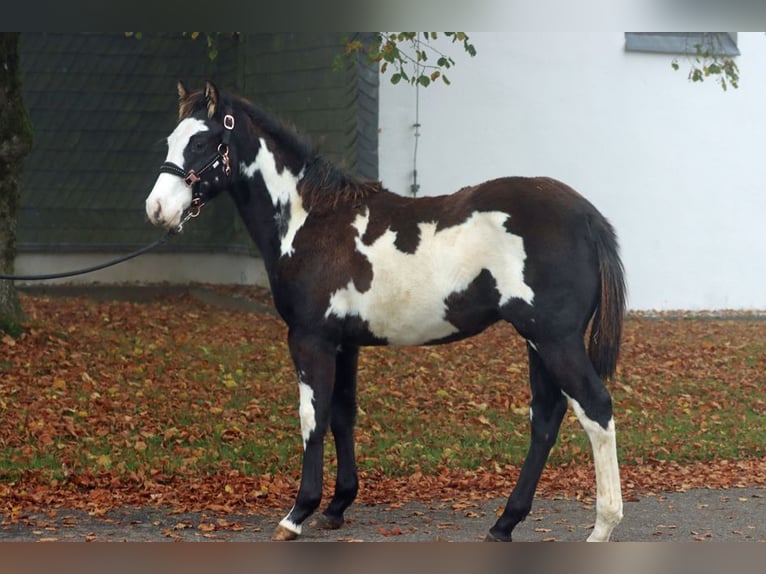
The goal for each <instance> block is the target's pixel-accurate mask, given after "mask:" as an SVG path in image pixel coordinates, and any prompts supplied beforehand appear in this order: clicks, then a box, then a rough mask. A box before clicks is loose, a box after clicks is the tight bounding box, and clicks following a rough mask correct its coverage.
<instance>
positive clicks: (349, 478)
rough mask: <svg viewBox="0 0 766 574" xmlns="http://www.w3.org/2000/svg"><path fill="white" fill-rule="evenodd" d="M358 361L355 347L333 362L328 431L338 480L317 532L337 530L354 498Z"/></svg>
mask: <svg viewBox="0 0 766 574" xmlns="http://www.w3.org/2000/svg"><path fill="white" fill-rule="evenodd" d="M358 358H359V349H358V348H357V347H343V348H342V349H341V350H340V351H339V352H338V356H337V358H336V362H335V386H334V388H333V395H332V411H331V414H330V429H331V430H332V434H333V437H334V439H335V453H336V456H337V458H338V476H337V478H336V480H335V494H334V495H333V497H332V500H331V501H330V504H328V505H327V508H326V509H325V511H324V512H323V513H322V514H320V515H319V516H318V517H317V518H316V520H315V522H314V525H315V526H318V527H320V528H331V529H334V528H340V527H341V526H342V525H343V513H344V512H345V511H346V509H347V508H348V507H349V506H350V505H351V503H352V502H353V501H354V499H355V498H356V494H357V491H358V490H359V477H358V474H357V469H356V458H355V456H354V424H355V423H356V371H357V363H358Z"/></svg>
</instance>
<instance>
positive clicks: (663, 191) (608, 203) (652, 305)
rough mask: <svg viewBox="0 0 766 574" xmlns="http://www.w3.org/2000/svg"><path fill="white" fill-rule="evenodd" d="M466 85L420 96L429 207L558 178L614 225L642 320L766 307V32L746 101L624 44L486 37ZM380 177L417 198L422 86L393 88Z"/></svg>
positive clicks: (383, 94) (462, 62) (743, 91)
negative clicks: (525, 181) (496, 187)
mask: <svg viewBox="0 0 766 574" xmlns="http://www.w3.org/2000/svg"><path fill="white" fill-rule="evenodd" d="M471 39H472V41H473V43H474V44H475V46H476V49H477V51H478V55H477V56H476V58H475V59H470V58H468V57H467V56H465V57H464V56H463V55H462V54H459V53H457V52H456V51H455V48H454V47H450V46H444V49H445V50H449V51H450V53H451V54H453V55H454V58H455V60H456V61H457V66H456V67H455V68H453V69H452V70H451V72H450V79H451V81H452V85H451V86H449V87H447V86H442V85H438V84H437V85H434V86H432V87H429V88H428V89H425V90H422V89H421V90H420V93H419V101H420V104H419V110H420V112H419V113H420V118H419V121H420V124H421V128H420V132H421V136H420V138H419V142H418V159H417V168H418V179H419V183H420V184H421V187H420V193H421V194H422V195H438V194H443V193H450V192H452V191H454V190H457V189H458V188H460V187H461V186H463V185H468V184H475V183H478V182H481V181H485V180H487V179H491V178H494V177H498V176H505V175H528V176H533V175H546V176H552V177H556V178H558V179H561V180H562V181H564V182H566V183H568V184H569V185H571V186H573V187H575V188H576V189H578V190H579V191H580V192H581V193H583V194H584V195H585V196H586V197H588V198H589V199H590V200H591V201H592V202H593V203H594V204H595V205H596V206H597V207H598V208H599V209H600V210H601V211H602V212H603V213H604V214H605V215H606V216H607V217H608V218H609V219H610V220H611V221H612V223H613V224H614V226H615V227H616V229H617V232H618V234H619V237H620V240H621V245H622V254H623V260H624V263H625V267H626V270H627V277H628V287H629V306H630V308H632V309H644V310H648V309H692V310H700V309H727V308H734V309H754V308H755V309H766V288H765V287H764V285H766V241H764V240H763V237H762V229H763V225H764V224H763V219H764V213H766V189H765V187H764V186H766V184H765V183H764V182H766V162H764V161H763V153H764V152H763V150H764V145H763V141H764V134H766V115H765V114H764V107H763V102H765V101H766V74H765V73H764V69H765V67H766V36H764V34H763V33H740V34H739V35H738V45H739V49H740V52H741V55H740V56H738V57H737V59H736V61H737V63H738V66H739V68H740V72H741V76H742V79H741V83H740V87H739V89H736V90H735V89H731V88H730V89H729V90H728V91H727V92H724V91H723V90H721V88H720V87H719V86H718V85H717V84H715V83H714V81H713V80H707V81H706V82H704V83H703V84H693V83H691V82H688V81H687V79H686V71H685V70H687V69H688V61H687V59H686V58H685V57H684V56H679V57H678V60H679V64H680V66H681V70H680V71H678V72H675V71H673V70H672V68H671V61H672V60H673V58H674V56H672V55H668V54H649V53H635V52H626V51H625V38H624V34H623V33H621V32H615V33H587V34H586V33H577V32H572V33H560V32H555V33H545V32H542V33H538V32H535V33H532V32H530V33H477V34H471ZM379 113H380V134H379V146H380V147H379V151H380V156H379V169H380V177H381V179H382V180H383V183H384V184H385V185H386V186H387V187H388V188H390V189H392V190H393V191H396V192H399V193H409V190H410V185H411V183H412V171H413V149H414V137H413V136H414V128H413V124H414V123H415V92H414V89H413V88H410V87H406V86H402V85H401V84H400V85H397V86H393V85H391V84H390V83H389V82H388V80H387V79H385V78H384V79H382V81H381V84H380V112H379Z"/></svg>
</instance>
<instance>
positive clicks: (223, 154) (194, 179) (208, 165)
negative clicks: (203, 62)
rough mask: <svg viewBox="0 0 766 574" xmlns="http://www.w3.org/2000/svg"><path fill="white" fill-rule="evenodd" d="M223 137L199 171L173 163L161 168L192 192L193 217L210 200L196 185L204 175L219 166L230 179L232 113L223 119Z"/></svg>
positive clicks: (168, 162) (161, 171) (161, 170)
mask: <svg viewBox="0 0 766 574" xmlns="http://www.w3.org/2000/svg"><path fill="white" fill-rule="evenodd" d="M223 128H224V130H223V135H222V136H221V143H220V144H218V149H217V150H216V152H215V153H214V154H213V155H212V156H211V157H210V159H208V160H207V161H206V162H205V163H204V164H203V165H202V167H200V168H198V169H194V168H190V169H189V170H188V171H184V168H182V167H181V166H179V165H178V164H175V163H173V162H172V161H166V162H165V163H163V164H162V165H161V166H160V173H169V174H171V175H176V176H178V177H180V178H181V179H183V180H184V183H186V185H187V186H188V187H190V188H191V190H192V204H191V209H192V212H191V216H192V217H196V216H197V215H199V210H200V209H202V206H203V205H205V203H207V201H208V200H209V199H210V196H208V195H207V194H206V193H204V192H203V190H202V189H201V188H200V186H199V185H196V184H197V183H198V182H199V181H200V180H201V178H202V175H203V174H204V173H205V172H206V171H208V170H210V169H215V168H217V167H218V166H219V165H220V166H222V168H223V173H224V174H225V175H226V176H227V177H228V176H229V175H230V174H231V163H230V161H229V140H230V139H231V132H232V131H233V130H234V116H233V115H231V113H227V114H226V115H225V116H224V118H223Z"/></svg>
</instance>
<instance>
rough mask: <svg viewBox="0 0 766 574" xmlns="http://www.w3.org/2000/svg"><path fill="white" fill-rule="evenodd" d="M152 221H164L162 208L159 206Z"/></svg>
mask: <svg viewBox="0 0 766 574" xmlns="http://www.w3.org/2000/svg"><path fill="white" fill-rule="evenodd" d="M152 221H154V222H155V223H158V222H159V221H162V206H160V205H158V206H157V209H155V210H154V214H153V215H152Z"/></svg>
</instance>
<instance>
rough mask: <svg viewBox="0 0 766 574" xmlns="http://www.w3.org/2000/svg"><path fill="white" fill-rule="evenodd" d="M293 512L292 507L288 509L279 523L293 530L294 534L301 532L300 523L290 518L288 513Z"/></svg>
mask: <svg viewBox="0 0 766 574" xmlns="http://www.w3.org/2000/svg"><path fill="white" fill-rule="evenodd" d="M293 508H295V507H293ZM292 513H293V509H292V508H291V509H290V512H288V513H287V516H285V517H284V518H283V519H282V520H280V521H279V525H280V526H281V527H282V528H286V529H287V530H289V531H290V532H295V533H296V534H300V533H301V529H302V526H303V525H302V524H295V522H293V521H292V520H290V515H291V514H292Z"/></svg>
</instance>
